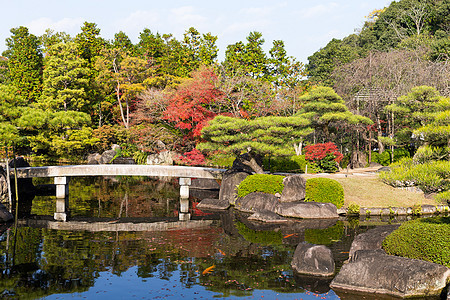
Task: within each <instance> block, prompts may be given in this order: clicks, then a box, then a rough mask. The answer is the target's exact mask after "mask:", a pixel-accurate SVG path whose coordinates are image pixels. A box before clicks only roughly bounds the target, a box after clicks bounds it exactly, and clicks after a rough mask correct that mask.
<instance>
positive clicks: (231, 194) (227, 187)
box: [219, 170, 250, 205]
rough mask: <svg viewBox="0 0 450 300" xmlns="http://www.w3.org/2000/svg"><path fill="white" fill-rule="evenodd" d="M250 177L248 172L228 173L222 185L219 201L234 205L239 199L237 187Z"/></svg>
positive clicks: (224, 176)
mask: <svg viewBox="0 0 450 300" xmlns="http://www.w3.org/2000/svg"><path fill="white" fill-rule="evenodd" d="M248 175H250V174H249V173H247V172H234V171H232V170H229V171H226V172H225V174H223V177H222V184H221V185H220V192H219V199H220V200H226V201H228V202H229V203H230V204H231V205H234V204H235V202H236V199H237V186H238V185H239V184H240V183H241V182H242V181H243V180H244V179H245V178H247V176H248Z"/></svg>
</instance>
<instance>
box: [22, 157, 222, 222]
mask: <svg viewBox="0 0 450 300" xmlns="http://www.w3.org/2000/svg"><path fill="white" fill-rule="evenodd" d="M224 172H225V170H224V169H214V168H202V167H184V166H160V165H73V166H48V167H25V168H17V176H18V178H34V177H53V178H54V183H55V185H56V212H55V214H54V218H55V220H58V221H66V218H67V214H66V206H67V205H68V201H67V200H68V199H67V196H68V194H69V179H70V177H78V176H149V177H177V178H179V183H180V212H181V213H183V214H184V215H183V216H184V217H185V218H187V219H189V218H190V216H189V215H188V214H187V213H188V208H189V202H188V201H187V199H188V198H189V186H190V185H191V178H203V179H221V178H222V174H223V173H224ZM181 219H182V215H181V214H180V220H181Z"/></svg>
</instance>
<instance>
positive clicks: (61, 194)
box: [54, 176, 69, 199]
mask: <svg viewBox="0 0 450 300" xmlns="http://www.w3.org/2000/svg"><path fill="white" fill-rule="evenodd" d="M54 182H55V185H56V198H58V199H64V198H65V197H66V195H69V177H66V176H63V177H55V181H54Z"/></svg>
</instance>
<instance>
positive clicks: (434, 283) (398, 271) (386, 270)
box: [330, 250, 450, 298]
mask: <svg viewBox="0 0 450 300" xmlns="http://www.w3.org/2000/svg"><path fill="white" fill-rule="evenodd" d="M449 279H450V269H449V268H447V267H445V266H443V265H438V264H435V263H431V262H427V261H423V260H417V259H410V258H405V257H398V256H392V255H387V254H386V253H385V252H384V251H383V250H360V251H357V252H356V253H354V255H353V258H352V260H351V261H350V263H347V264H344V265H343V266H342V268H341V270H340V271H339V273H338V274H337V275H336V277H335V278H334V279H333V281H332V282H331V285H330V286H331V288H333V290H334V291H336V292H337V293H338V294H339V292H340V291H343V292H353V293H355V292H356V293H375V294H385V295H391V296H395V297H401V298H405V297H426V296H438V295H440V294H441V292H442V291H443V289H444V288H445V287H446V285H447V282H448V281H449Z"/></svg>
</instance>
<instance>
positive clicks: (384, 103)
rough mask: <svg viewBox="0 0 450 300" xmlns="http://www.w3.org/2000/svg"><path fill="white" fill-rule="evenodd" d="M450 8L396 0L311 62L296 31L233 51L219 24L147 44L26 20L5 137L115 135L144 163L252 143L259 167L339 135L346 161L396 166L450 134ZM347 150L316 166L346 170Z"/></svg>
mask: <svg viewBox="0 0 450 300" xmlns="http://www.w3.org/2000/svg"><path fill="white" fill-rule="evenodd" d="M448 15H449V5H448V4H447V2H446V1H431V0H426V1H418V0H400V1H398V2H392V3H391V4H390V5H389V7H386V8H384V9H380V10H375V11H373V12H371V13H369V16H368V17H367V20H366V22H365V23H364V25H363V27H362V28H361V30H360V31H359V32H356V33H355V34H352V35H350V36H348V37H346V38H344V39H342V40H337V39H333V40H332V41H330V42H329V44H328V45H327V46H326V47H324V48H323V49H321V50H319V51H317V52H316V53H314V54H313V55H312V56H311V57H310V58H309V63H308V65H307V66H304V65H303V64H302V63H301V62H298V61H297V60H296V59H295V58H294V57H292V56H289V55H288V53H287V51H286V46H285V43H284V42H283V41H282V40H274V41H272V42H271V45H270V46H269V47H268V48H267V47H265V43H266V41H265V40H264V38H263V34H262V33H260V32H250V33H249V34H248V36H247V37H246V39H245V40H243V41H238V42H236V43H234V44H231V45H229V46H228V47H227V48H226V49H225V57H224V60H223V61H219V60H218V52H219V49H218V47H217V45H216V42H217V36H214V35H213V34H211V33H209V32H208V33H201V32H199V31H198V30H197V29H195V28H192V27H191V28H188V29H187V30H186V31H185V33H184V35H183V36H182V38H181V39H178V38H175V37H174V36H173V35H172V34H161V33H155V32H152V31H151V30H150V29H149V28H144V29H143V30H142V32H141V33H140V35H139V40H138V42H137V43H135V44H134V43H132V42H131V40H130V38H129V37H128V36H127V35H126V33H124V32H122V31H119V32H118V33H116V34H115V35H114V39H112V40H106V39H104V38H102V37H101V29H100V28H99V27H98V26H97V24H95V23H92V22H85V23H84V24H83V25H82V26H81V28H80V32H79V33H78V34H76V35H75V36H74V37H72V36H70V35H68V34H66V33H64V32H55V31H53V30H52V29H48V30H47V31H46V32H45V34H43V35H42V36H40V37H37V36H34V35H32V34H30V33H29V31H28V29H27V28H26V27H23V26H21V27H17V28H12V29H11V37H9V38H8V39H7V40H6V46H7V50H6V51H5V52H4V53H2V55H3V56H1V57H0V100H2V101H0V115H1V117H0V143H1V144H2V145H6V144H9V145H13V144H14V145H15V146H16V147H15V148H16V149H17V150H18V152H19V153H20V154H26V155H32V156H39V157H42V158H47V159H66V160H67V159H69V160H82V159H85V158H86V157H87V155H88V154H89V153H91V152H94V151H99V152H101V151H104V150H107V149H110V148H111V145H112V144H114V143H116V144H119V145H120V146H122V148H123V151H121V152H120V154H121V155H129V156H132V157H136V158H139V161H141V162H143V161H145V159H144V158H145V157H147V156H148V155H150V154H155V153H156V154H157V153H159V152H161V151H172V152H176V153H180V154H183V153H187V154H186V155H182V157H181V159H180V160H179V163H188V162H190V163H191V164H216V163H217V159H216V158H217V157H225V156H227V157H231V156H234V157H244V156H242V154H244V153H246V155H247V156H246V157H247V158H248V160H243V161H242V162H243V163H244V164H247V165H248V166H249V167H250V168H251V169H253V171H255V172H257V173H261V172H263V168H262V166H261V164H260V162H261V161H263V160H266V161H267V160H271V161H274V162H275V163H274V164H273V165H271V166H270V168H271V169H272V170H275V169H280V170H288V169H291V170H292V171H295V170H297V171H299V172H301V171H303V169H304V167H303V165H304V163H303V162H300V163H299V164H298V166H297V164H296V163H295V162H292V161H291V160H289V159H288V160H286V159H285V158H283V157H293V155H294V154H295V156H297V157H301V155H303V154H304V153H302V146H303V145H314V144H321V143H322V144H323V143H334V144H335V145H337V147H338V149H339V152H340V153H342V154H343V155H345V157H346V163H345V164H347V159H348V163H349V164H350V165H351V166H353V165H354V164H355V163H359V164H363V165H364V164H365V162H358V161H357V157H358V153H360V152H366V153H369V162H370V161H372V158H371V154H372V150H374V151H378V153H379V155H381V156H383V157H382V158H380V157H379V156H375V155H374V160H375V161H383V162H382V163H383V164H386V163H387V161H388V160H387V159H386V157H385V156H386V155H387V154H385V153H383V152H384V150H385V148H390V152H389V154H390V156H391V157H390V159H389V161H390V162H393V161H396V160H397V158H398V154H397V153H396V152H400V151H397V149H398V148H404V149H406V150H407V151H408V152H409V153H410V154H411V155H413V154H414V152H415V151H416V150H417V149H418V148H419V147H420V146H422V144H425V143H426V144H429V145H432V146H434V147H443V146H444V144H445V143H446V139H448V137H449V134H448V132H449V130H448V121H447V120H448V119H449V118H448V117H447V115H448V111H449V108H450V105H449V103H450V101H449V100H448V98H446V97H448V95H449V91H448V76H449V73H450V71H449V66H450V65H449V64H448V63H447V62H448V58H449V52H448V49H449V47H448V45H449V35H448V28H449V27H448V22H449V19H448V17H447V16H448ZM264 49H269V50H268V51H265V50H264ZM419 136H420V137H424V139H423V140H422V139H418V138H417V137H419ZM194 149H197V150H198V151H200V152H201V153H197V152H192V151H193V150H194ZM197 150H196V151H197ZM193 153H195V157H196V158H195V159H192V158H188V157H189V156H191V154H193ZM202 156H204V160H203V159H200V158H201V157H202ZM396 157H397V158H396ZM335 159H336V158H331V157H329V159H328V160H327V161H326V163H325V162H324V164H322V165H320V164H317V163H316V162H311V161H310V160H308V159H307V160H308V165H309V166H308V167H309V169H310V170H311V171H317V172H321V171H324V170H326V171H332V170H333V169H334V160H335ZM322 160H323V159H322ZM277 161H284V162H283V163H282V165H279V166H276V165H277V164H278V163H277ZM272 166H274V167H272Z"/></svg>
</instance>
